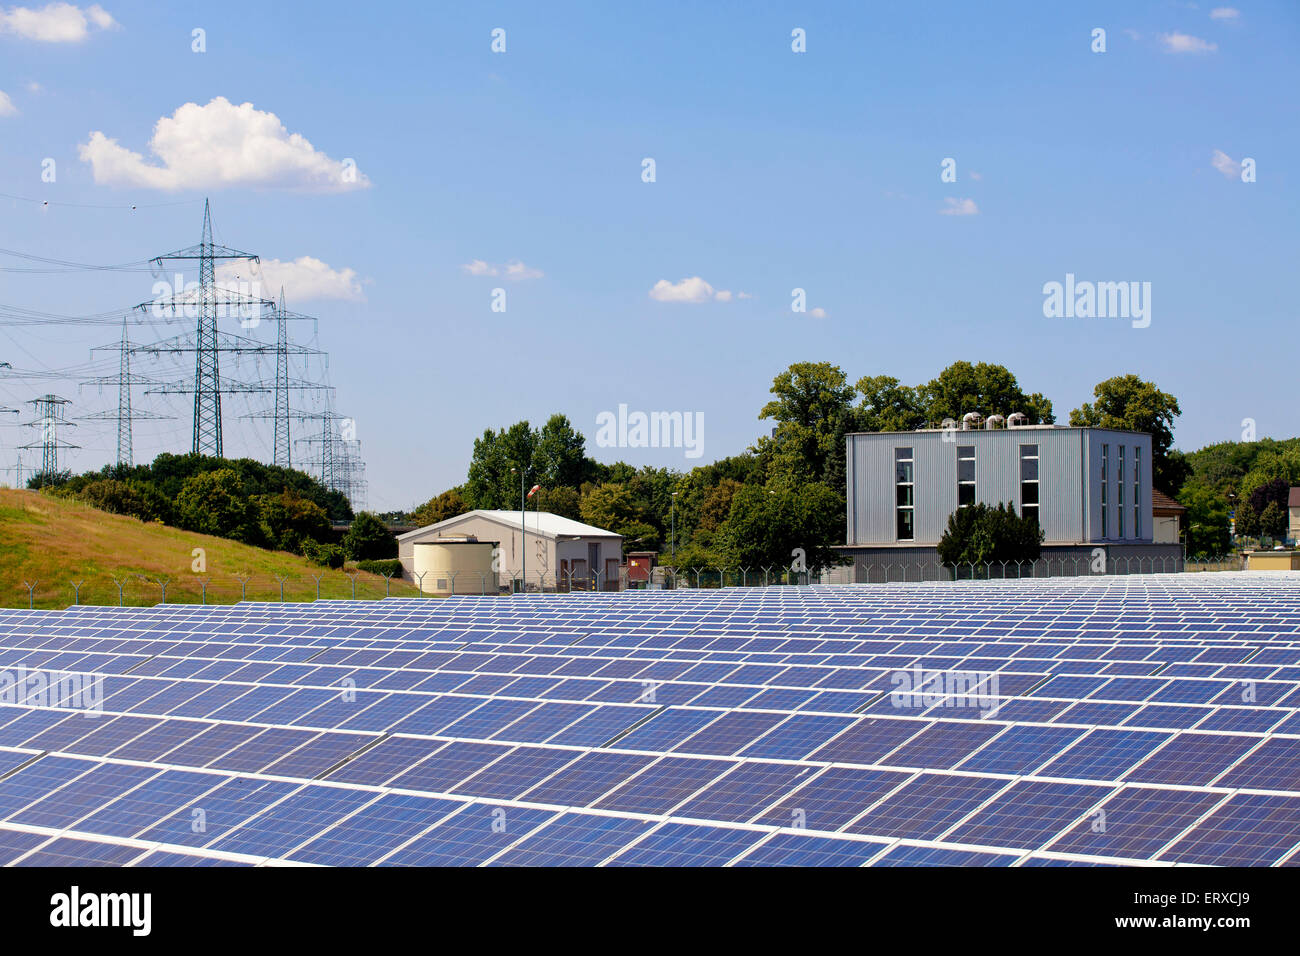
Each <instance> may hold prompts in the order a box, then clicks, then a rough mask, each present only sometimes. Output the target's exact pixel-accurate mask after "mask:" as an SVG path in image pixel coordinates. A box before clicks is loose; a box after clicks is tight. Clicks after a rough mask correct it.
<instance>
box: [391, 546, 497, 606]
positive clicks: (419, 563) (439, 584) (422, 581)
mask: <svg viewBox="0 0 1300 956" xmlns="http://www.w3.org/2000/svg"><path fill="white" fill-rule="evenodd" d="M496 546H497V543H496V542H495V541H476V540H474V539H471V538H459V539H457V538H441V539H435V540H433V541H417V542H415V546H414V552H413V554H412V560H411V563H412V566H413V570H414V573H413V574H412V576H411V580H412V582H413V583H414V584H415V585H416V587H418V588H420V590H421V591H423V592H424V593H425V594H439V595H442V596H444V597H445V596H447V595H449V594H452V593H453V590H452V588H453V586H454V588H455V591H454V593H456V594H496V593H497V573H496V572H495V571H493V570H492V550H493V549H494V548H495V547H496ZM421 575H423V578H421Z"/></svg>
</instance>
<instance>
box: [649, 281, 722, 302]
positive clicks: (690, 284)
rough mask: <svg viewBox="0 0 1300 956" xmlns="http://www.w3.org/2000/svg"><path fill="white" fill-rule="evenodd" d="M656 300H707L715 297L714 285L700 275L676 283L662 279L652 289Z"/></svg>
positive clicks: (651, 291) (652, 294) (651, 296)
mask: <svg viewBox="0 0 1300 956" xmlns="http://www.w3.org/2000/svg"><path fill="white" fill-rule="evenodd" d="M650 298H652V299H654V300H655V301H656V302H707V301H708V300H709V299H711V298H713V286H711V285H709V284H708V283H707V282H705V281H704V280H703V279H701V278H700V277H699V276H692V277H691V278H689V279H683V280H682V281H681V282H678V283H676V284H674V283H672V282H669V281H668V280H667V279H660V280H659V281H658V282H656V283H655V284H654V288H652V289H651V290H650Z"/></svg>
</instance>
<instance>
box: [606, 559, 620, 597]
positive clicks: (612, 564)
mask: <svg viewBox="0 0 1300 956" xmlns="http://www.w3.org/2000/svg"><path fill="white" fill-rule="evenodd" d="M619 563H620V562H619V560H618V558H606V559H605V590H606V591H617V590H618V568H619Z"/></svg>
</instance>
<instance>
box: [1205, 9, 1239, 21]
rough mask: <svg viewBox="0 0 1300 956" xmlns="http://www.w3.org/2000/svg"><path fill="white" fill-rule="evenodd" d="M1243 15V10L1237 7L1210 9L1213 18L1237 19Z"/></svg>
mask: <svg viewBox="0 0 1300 956" xmlns="http://www.w3.org/2000/svg"><path fill="white" fill-rule="evenodd" d="M1239 16H1241V11H1240V10H1238V9H1237V8H1236V7H1215V8H1214V9H1213V10H1211V11H1210V19H1211V20H1235V19H1237V17H1239Z"/></svg>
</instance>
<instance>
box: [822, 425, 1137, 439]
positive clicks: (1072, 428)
mask: <svg viewBox="0 0 1300 956" xmlns="http://www.w3.org/2000/svg"><path fill="white" fill-rule="evenodd" d="M1035 430H1037V431H1048V430H1051V431H1069V432H1120V433H1122V434H1125V435H1146V436H1148V437H1150V435H1151V433H1150V432H1140V431H1136V430H1134V429H1132V428H1109V427H1107V426H1105V425H1013V426H1009V427H1008V426H1003V427H1002V428H962V427H961V422H958V423H957V427H956V428H954V429H948V428H929V427H927V428H913V429H911V430H909V431H883V432H845V433H844V434H845V437H849V436H852V435H924V434H928V433H930V432H938V433H942V432H946V431H958V432H1024V431H1035Z"/></svg>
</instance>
